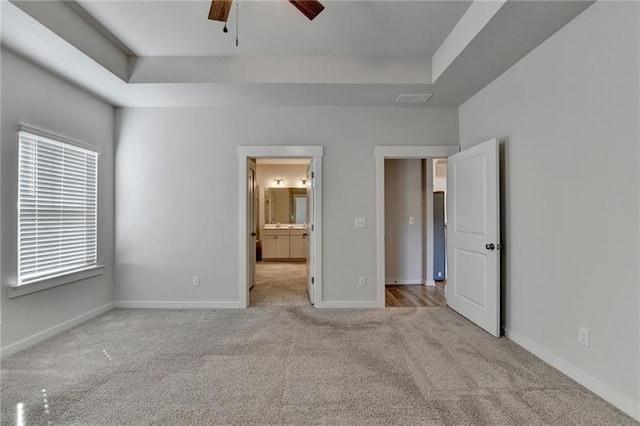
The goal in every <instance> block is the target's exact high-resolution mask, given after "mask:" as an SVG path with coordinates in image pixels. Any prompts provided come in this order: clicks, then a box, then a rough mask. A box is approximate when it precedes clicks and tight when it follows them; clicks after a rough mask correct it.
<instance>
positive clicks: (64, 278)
mask: <svg viewBox="0 0 640 426" xmlns="http://www.w3.org/2000/svg"><path fill="white" fill-rule="evenodd" d="M103 272H104V265H91V266H89V267H87V268H85V269H81V270H76V271H71V272H63V273H62V274H60V275H55V276H53V277H47V278H43V279H41V280H37V281H32V282H29V283H26V284H20V285H17V284H16V285H12V286H10V287H9V299H13V298H14V297H20V296H24V295H26V294H31V293H36V292H38V291H42V290H47V289H49V288H53V287H59V286H61V285H65V284H69V283H72V282H76V281H80V280H85V279H87V278H91V277H96V276H98V275H102V273H103Z"/></svg>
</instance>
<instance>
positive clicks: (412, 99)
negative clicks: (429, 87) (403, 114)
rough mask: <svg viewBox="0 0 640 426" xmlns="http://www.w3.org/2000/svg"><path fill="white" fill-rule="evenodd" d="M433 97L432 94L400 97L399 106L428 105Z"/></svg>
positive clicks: (397, 100) (398, 99)
mask: <svg viewBox="0 0 640 426" xmlns="http://www.w3.org/2000/svg"><path fill="white" fill-rule="evenodd" d="M431 96H433V95H432V94H431V93H415V94H405V95H399V96H398V97H397V98H396V103H397V104H420V103H422V104H423V103H426V102H427V101H428V100H429V99H431Z"/></svg>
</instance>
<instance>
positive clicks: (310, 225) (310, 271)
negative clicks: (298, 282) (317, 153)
mask: <svg viewBox="0 0 640 426" xmlns="http://www.w3.org/2000/svg"><path fill="white" fill-rule="evenodd" d="M313 188H314V173H313V161H312V162H311V163H310V164H309V167H307V232H306V235H304V234H303V237H305V238H306V243H307V293H308V294H309V301H310V302H311V304H312V305H313V304H314V298H313V287H314V281H315V278H314V276H313V275H314V270H315V263H314V262H315V259H314V257H315V256H314V253H313V238H314V218H313Z"/></svg>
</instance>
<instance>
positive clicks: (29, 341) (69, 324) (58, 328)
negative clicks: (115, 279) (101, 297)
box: [0, 302, 115, 358]
mask: <svg viewBox="0 0 640 426" xmlns="http://www.w3.org/2000/svg"><path fill="white" fill-rule="evenodd" d="M113 308H115V303H113V302H111V303H107V304H106V305H102V306H100V307H98V308H95V309H92V310H90V311H89V312H86V313H84V314H82V315H78V316H77V317H75V318H71V319H70V320H68V321H65V322H62V323H60V324H58V325H54V326H53V327H51V328H48V329H46V330H43V331H41V332H39V333H36V334H34V335H32V336H29V337H27V338H26V339H22V340H20V341H19V342H16V343H13V344H11V345H9V346H7V347H5V348H2V351H1V355H0V356H1V357H2V358H4V357H7V356H9V355H13V354H15V353H16V352H20V351H22V350H24V349H27V348H28V347H30V346H33V345H35V344H36V343H40V342H42V341H44V340H47V339H48V338H50V337H53V336H55V335H56V334H60V333H62V332H65V331H67V330H69V329H70V328H73V327H75V326H76V325H80V324H82V323H83V322H86V321H89V320H90V319H93V318H95V317H97V316H99V315H102V314H104V313H105V312H109V311H110V310H112V309H113Z"/></svg>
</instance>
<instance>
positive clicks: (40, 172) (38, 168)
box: [18, 131, 98, 285]
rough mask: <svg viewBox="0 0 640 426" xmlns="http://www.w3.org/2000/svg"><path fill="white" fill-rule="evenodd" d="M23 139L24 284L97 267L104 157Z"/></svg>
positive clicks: (20, 225) (31, 137) (20, 279)
mask: <svg viewBox="0 0 640 426" xmlns="http://www.w3.org/2000/svg"><path fill="white" fill-rule="evenodd" d="M19 138H20V139H19V149H18V151H19V168H18V169H19V172H18V173H19V177H18V185H19V187H18V285H22V284H28V283H31V282H34V281H40V280H42V279H46V278H51V277H56V276H60V275H64V274H67V273H71V272H76V271H80V270H83V269H87V268H90V267H93V266H95V265H96V264H97V189H98V188H97V183H98V182H97V179H98V153H97V152H94V151H91V150H88V149H85V148H80V147H77V146H74V145H71V144H67V143H63V142H60V141H56V140H54V139H51V138H48V137H43V136H40V135H37V134H33V133H31V132H27V131H20V133H19Z"/></svg>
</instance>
